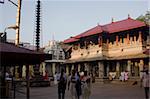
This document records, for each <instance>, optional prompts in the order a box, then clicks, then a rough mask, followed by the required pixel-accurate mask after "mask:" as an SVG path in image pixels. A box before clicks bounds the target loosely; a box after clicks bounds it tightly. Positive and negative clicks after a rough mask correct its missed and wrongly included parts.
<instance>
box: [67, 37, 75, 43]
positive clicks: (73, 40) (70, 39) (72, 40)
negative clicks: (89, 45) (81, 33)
mask: <svg viewBox="0 0 150 99" xmlns="http://www.w3.org/2000/svg"><path fill="white" fill-rule="evenodd" d="M75 41H78V39H75V38H72V37H70V38H69V39H66V40H64V43H70V42H75Z"/></svg>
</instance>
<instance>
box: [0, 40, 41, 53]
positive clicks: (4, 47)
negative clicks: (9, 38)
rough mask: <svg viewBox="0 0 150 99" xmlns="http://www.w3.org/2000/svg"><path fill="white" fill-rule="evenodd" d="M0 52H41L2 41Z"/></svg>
mask: <svg viewBox="0 0 150 99" xmlns="http://www.w3.org/2000/svg"><path fill="white" fill-rule="evenodd" d="M0 52H11V53H12V52H13V53H28V54H39V52H36V51H33V50H29V49H26V48H22V47H17V46H16V45H14V44H9V43H1V42H0Z"/></svg>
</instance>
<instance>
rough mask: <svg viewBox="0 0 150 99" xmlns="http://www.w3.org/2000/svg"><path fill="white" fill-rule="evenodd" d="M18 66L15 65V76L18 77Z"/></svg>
mask: <svg viewBox="0 0 150 99" xmlns="http://www.w3.org/2000/svg"><path fill="white" fill-rule="evenodd" d="M18 68H19V66H15V78H16V79H19V73H18Z"/></svg>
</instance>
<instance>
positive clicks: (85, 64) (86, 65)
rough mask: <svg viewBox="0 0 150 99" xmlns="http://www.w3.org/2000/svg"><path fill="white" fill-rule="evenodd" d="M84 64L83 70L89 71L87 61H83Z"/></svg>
mask: <svg viewBox="0 0 150 99" xmlns="http://www.w3.org/2000/svg"><path fill="white" fill-rule="evenodd" d="M84 66H85V70H86V71H87V72H89V64H88V63H84Z"/></svg>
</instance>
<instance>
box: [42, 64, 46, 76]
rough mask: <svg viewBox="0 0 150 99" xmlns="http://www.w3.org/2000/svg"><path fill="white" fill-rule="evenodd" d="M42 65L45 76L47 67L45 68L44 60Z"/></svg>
mask: <svg viewBox="0 0 150 99" xmlns="http://www.w3.org/2000/svg"><path fill="white" fill-rule="evenodd" d="M42 66H43V69H42V72H43V76H45V74H46V69H45V63H44V62H42Z"/></svg>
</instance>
